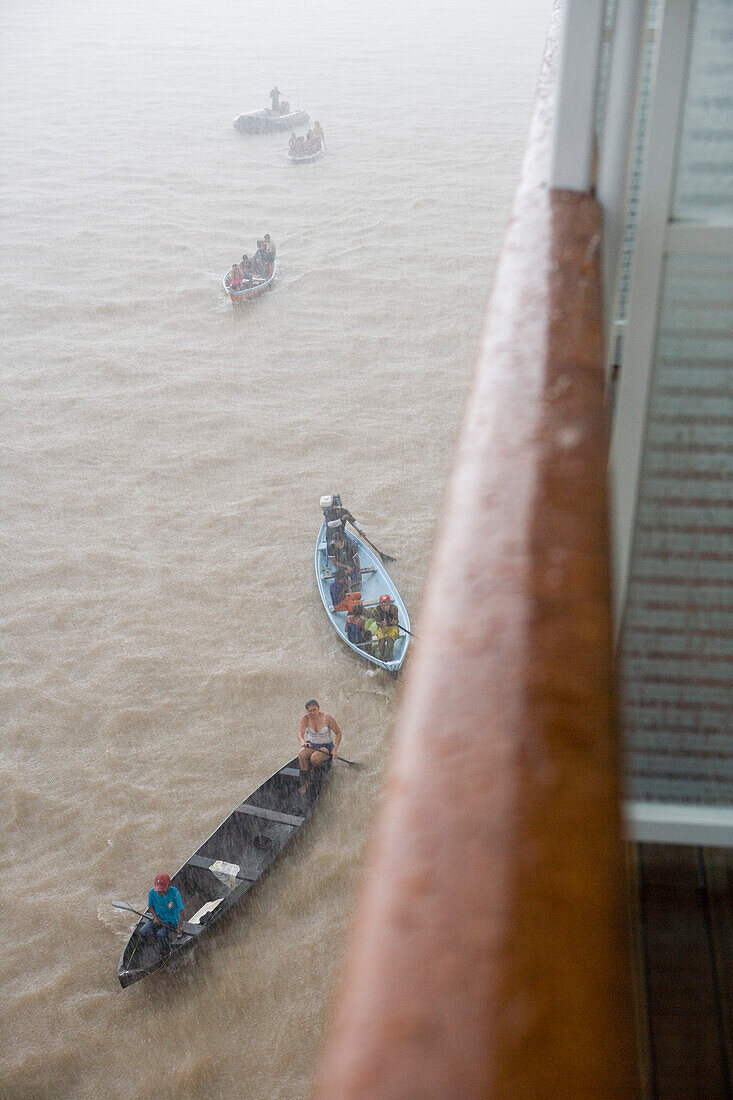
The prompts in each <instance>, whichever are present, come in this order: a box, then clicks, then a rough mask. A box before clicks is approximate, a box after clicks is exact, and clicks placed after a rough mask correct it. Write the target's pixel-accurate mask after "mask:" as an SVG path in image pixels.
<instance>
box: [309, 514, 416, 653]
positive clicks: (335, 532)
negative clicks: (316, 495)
mask: <svg viewBox="0 0 733 1100" xmlns="http://www.w3.org/2000/svg"><path fill="white" fill-rule="evenodd" d="M321 508H322V509H323V517H324V520H325V523H326V551H327V555H328V561H329V564H330V565H331V569H332V577H331V583H330V584H329V589H328V593H329V596H330V599H331V607H332V608H333V610H334V611H345V612H346V637H347V638H348V640H349V641H350V642H351V643H352V645H355V646H358V647H359V648H360V649H364V650H365V651H366V652H368V653H371V654H372V656H374V657H378V658H379V659H380V661H391V660H393V658H394V647H395V642H396V641H397V639H398V638H399V636H400V618H399V609H398V607H397V604H396V603H394V602H393V601H392V597H391V596H390V595H388V594H387V593H384V594H383V595H381V596H380V597H379V600H378V601H377V602H376V603H375V602H374V601H367V602H366V603H365V602H364V601H363V600H362V594H361V562H360V560H359V550H358V547H357V544H356V543H355V542H354V540H353V539H352V538H350V537H349V535H348V533H347V532H346V529H345V524H346V523H350V524H351V525H352V527H354V528H355V529H356V530H357V531H363V528H362V526H361V524H360V523H358V521H357V520H356V519H355V518H354V516H352V514H351V512H349V511H348V509H346V508H344V507H343V505H342V504H341V498H340V497H339V496H324V497H321Z"/></svg>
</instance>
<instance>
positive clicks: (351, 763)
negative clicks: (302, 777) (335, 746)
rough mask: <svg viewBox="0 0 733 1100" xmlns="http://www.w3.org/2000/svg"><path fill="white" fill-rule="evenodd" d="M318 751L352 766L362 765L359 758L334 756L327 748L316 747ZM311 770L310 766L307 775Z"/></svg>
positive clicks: (358, 766)
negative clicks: (350, 758) (348, 758)
mask: <svg viewBox="0 0 733 1100" xmlns="http://www.w3.org/2000/svg"><path fill="white" fill-rule="evenodd" d="M306 748H308V746H307V745H306ZM316 752H322V753H323V755H324V756H330V757H331V759H332V760H340V761H341V763H342V764H349V765H350V766H351V767H352V768H360V767H361V764H360V763H359V761H358V760H347V759H346V757H345V756H333V754H332V753H330V752H326V750H325V749H316ZM309 772H310V768H309V769H308V772H306V775H307V774H308V773H309Z"/></svg>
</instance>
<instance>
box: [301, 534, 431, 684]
mask: <svg viewBox="0 0 733 1100" xmlns="http://www.w3.org/2000/svg"><path fill="white" fill-rule="evenodd" d="M348 537H349V538H350V539H352V540H353V541H354V542H355V543H356V545H357V548H358V550H359V563H360V565H361V571H362V572H361V596H362V603H363V604H364V605H365V607H366V608H367V609H368V608H369V607H376V606H377V604H378V603H379V597H380V596H381V595H384V594H385V593H386V594H387V595H388V596H391V597H392V602H393V603H395V604H396V605H397V609H398V611H399V615H400V626H401V627H402V626H404V627H406V628H407V629H408V630H409V629H410V616H409V615H408V614H407V608H406V607H405V605H404V603H403V602H402V599H401V597H400V594H399V592H398V591H397V589H396V588H395V586H394V582H393V581H392V580H391V578H390V576H389V574H388V573H387V570H386V569H385V568H384V566H383V565H382V562H381V560H380V558H379V557H378V556H377V555H376V554H375V553H374V552H373V551H372V550H371V549H370V548H369V547H368V546H367V544H366V543H365V542H364V541H363V540H362V539H360V538H359V537H358V535H355V534H352V532H351V531H349V536H348ZM332 579H333V567H332V563H331V562H330V561H329V558H328V553H327V549H326V525H325V523H324V524H322V526H321V530H320V531H319V533H318V538H317V539H316V581H317V582H318V591H319V592H320V593H321V599H322V600H323V606H324V607H325V609H326V614H327V615H328V617H329V619H330V620H331V624H332V626H333V628H334V630H335V631H336V633H337V634H338V635H339V637H340V638H341V639H342V641H344V642H345V643H346V645H347V646H348V647H349V649H353V650H354V652H355V653H358V654H359V656H360V657H363V658H364V659H365V660H367V661H370V662H371V663H372V664H373V665H377V667H378V668H383V669H386V670H387V672H389V673H391V674H392V675H393V676H396V675H397V673H398V672H399V670H400V668H401V666H402V662H403V661H404V659H405V654H406V653H407V647H408V645H409V642H410V635H409V634H405V632H404V631H401V632H400V636H399V638H397V640H396V641H395V645H394V657H393V659H392V660H391V661H382V660H380V658H379V657H377V656H375V654H374V653H373V652H372V651H371V648H370V647H365V646H358V645H354V644H353V642H350V641H349V639H348V638H347V636H346V612H345V611H334V610H333V607H332V605H331V595H330V592H329V586H330V584H331V580H332Z"/></svg>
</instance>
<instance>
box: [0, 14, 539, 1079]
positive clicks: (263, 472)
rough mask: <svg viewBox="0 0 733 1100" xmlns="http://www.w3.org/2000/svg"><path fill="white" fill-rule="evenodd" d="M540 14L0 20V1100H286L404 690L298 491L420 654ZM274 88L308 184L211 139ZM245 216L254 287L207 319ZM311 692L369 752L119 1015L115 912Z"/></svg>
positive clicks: (289, 722) (322, 989)
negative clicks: (295, 119) (356, 534)
mask: <svg viewBox="0 0 733 1100" xmlns="http://www.w3.org/2000/svg"><path fill="white" fill-rule="evenodd" d="M549 7H550V4H549V0H518V2H517V3H515V4H513V5H511V10H510V11H506V10H504V9H505V6H504V5H491V6H490V8H491V9H495V10H484V9H483V7H482V6H480V5H475V4H474V3H472V2H471V3H469V2H468V0H459V2H458V3H457V4H453V5H444V4H438V3H437V2H431V3H428V4H422V5H417V4H408V3H404V2H403V3H397V4H393V3H390V4H387V3H386V2H385V0H378V2H377V3H375V4H372V5H363V4H361V3H357V2H356V0H345V2H344V3H341V4H339V5H331V4H317V5H316V6H315V7H313V6H307V7H305V8H304V7H302V6H301V5H299V4H295V3H293V0H286V2H285V3H284V4H281V5H278V7H277V10H275V9H272V8H271V7H269V8H263V9H260V10H258V9H255V8H253V7H252V6H251V5H233V4H231V3H228V4H224V3H221V2H217V0H215V2H214V3H212V4H208V5H202V4H198V3H193V2H191V0H188V2H183V3H176V4H172V3H169V2H167V0H165V2H163V3H161V4H157V5H150V4H147V3H142V2H131V3H127V4H123V5H100V4H98V3H95V2H93V0H77V2H75V3H70V2H63V0H59V2H52V0H26V2H25V3H22V4H21V3H17V2H8V3H6V4H5V5H4V7H3V10H2V12H0V27H1V29H2V33H1V35H0V74H1V75H0V97H1V99H2V106H3V110H2V112H0V146H1V148H2V154H3V164H4V168H3V174H2V178H1V179H0V199H1V201H2V209H3V232H2V242H1V244H2V261H3V262H2V273H1V275H0V311H1V312H2V321H3V330H4V334H5V335H4V339H3V396H4V401H3V469H2V478H3V500H4V508H3V523H2V533H3V542H4V555H3V557H4V569H3V588H2V593H3V624H4V639H5V647H4V658H3V676H2V687H1V691H2V707H3V718H4V723H3V725H4V731H5V737H4V745H3V748H2V753H1V755H0V784H1V786H0V791H1V793H2V802H3V806H4V824H5V830H4V845H3V855H2V859H3V879H4V894H5V911H4V916H3V925H4V928H3V943H4V948H3V970H4V975H3V978H4V981H3V989H4V992H3V1007H4V1013H3V1017H4V1019H3V1023H2V1025H0V1027H1V1031H0V1039H1V1049H2V1054H1V1055H0V1092H1V1093H2V1095H3V1096H4V1097H5V1096H8V1097H28V1098H34V1100H37V1098H46V1097H48V1098H54V1100H57V1098H59V1097H85V1098H86V1097H88V1098H96V1097H105V1098H107V1097H125V1098H146V1097H152V1096H155V1097H164V1096H171V1097H173V1096H175V1097H198V1096H207V1097H209V1098H213V1097H225V1096H226V1097H232V1096H247V1097H248V1098H251V1100H273V1098H281V1100H296V1098H300V1097H306V1096H307V1095H308V1091H309V1088H310V1082H311V1080H312V1075H313V1073H314V1070H315V1064H316V1058H317V1051H318V1047H319V1043H320V1040H321V1037H322V1035H323V1032H324V1028H325V1027H326V1024H327V1019H328V1009H329V1003H330V999H331V996H332V990H333V983H334V981H335V979H336V975H337V971H338V965H339V961H340V959H341V957H342V955H343V952H344V951H345V950H346V949H347V945H348V934H349V933H348V922H349V914H350V906H351V901H352V898H353V894H354V891H355V889H356V887H357V883H358V876H359V870H360V867H361V865H362V861H363V856H364V851H365V846H366V844H367V842H368V836H369V831H370V828H371V823H372V821H373V815H374V813H375V811H376V808H377V804H378V797H379V793H378V792H379V778H380V774H381V771H382V768H383V764H384V760H385V753H386V752H387V751H388V748H389V744H390V740H391V736H392V725H393V715H394V707H395V703H396V700H397V698H398V696H399V684H397V685H395V684H394V683H393V682H392V681H391V680H390V679H389V678H388V677H385V676H384V675H383V674H382V673H381V672H380V671H379V670H370V669H369V668H368V667H367V666H366V664H365V663H362V662H360V661H359V660H358V658H356V657H355V656H354V655H353V654H351V653H350V652H348V651H347V650H346V649H345V648H344V647H342V646H341V645H340V644H339V642H338V639H337V638H336V636H335V634H334V633H333V632H332V631H331V629H330V627H329V625H328V622H327V619H326V616H325V615H324V613H323V609H322V607H321V605H320V601H319V598H318V593H317V589H316V584H315V578H314V576H313V566H312V559H313V545H314V539H315V535H316V532H317V529H318V525H319V522H320V514H319V510H318V499H319V497H320V496H321V495H322V494H323V493H327V492H333V491H340V492H341V495H342V497H343V499H344V502H345V503H346V504H347V505H348V506H349V507H350V508H351V509H352V511H354V512H355V514H356V515H357V516H358V517H359V519H360V520H361V521H362V522H363V524H364V526H365V528H366V530H367V533H369V534H370V535H371V536H372V537H373V538H374V539H375V541H376V542H377V544H378V545H379V546H380V547H382V546H383V547H384V548H386V549H387V550H388V551H389V552H390V553H391V554H394V556H395V557H396V558H397V559H398V560H397V562H396V564H395V565H393V566H391V567H390V571H391V575H392V577H393V579H394V581H395V583H396V584H397V586H398V588H399V591H400V593H401V594H402V596H403V598H404V599H405V602H406V604H407V606H408V607H409V609H410V612H411V617H412V621H413V624H415V626H414V628H415V629H416V633H419V630H418V629H417V627H419V601H420V592H421V588H422V585H423V583H424V581H425V576H426V572H427V568H428V563H429V553H430V546H431V543H432V540H433V538H434V534H435V530H436V524H437V522H438V516H439V507H440V500H441V495H442V492H443V489H444V486H445V481H446V478H447V476H448V473H449V468H450V461H451V453H452V447H453V443H454V440H455V437H456V433H457V431H458V426H459V423H460V415H461V408H462V405H463V402H464V399H465V396H466V391H467V386H468V381H469V378H470V371H471V367H472V363H473V359H474V356H475V352H476V347H477V344H478V340H479V336H480V331H481V324H482V319H483V315H484V311H485V305H486V301H487V297H488V293H489V289H490V283H491V275H492V269H493V265H494V262H495V259H496V256H497V253H498V250H499V247H500V242H501V238H502V235H503V232H504V229H505V226H506V221H507V218H508V216H509V209H510V203H511V197H512V193H513V190H514V187H515V184H516V180H517V175H518V170H519V164H520V159H521V154H522V149H523V145H524V140H525V134H526V127H527V123H528V119H529V111H530V107H531V103H532V99H533V93H534V88H535V83H536V77H537V73H538V70H539V61H540V55H541V50H542V45H543V41H544V36H545V32H546V28H547V21H548V15H549ZM275 82H277V84H278V86H279V87H280V88H281V90H282V91H283V94H284V95H286V96H287V98H288V100H289V101H290V102H291V104H292V105H293V106H296V105H297V106H302V107H304V108H305V109H306V110H308V111H309V113H310V115H311V119H315V118H318V119H319V120H320V121H321V123H322V124H323V127H324V130H325V134H326V142H327V154H326V155H325V156H324V157H323V158H322V159H321V160H319V161H317V162H315V163H314V164H312V165H308V166H297V167H296V166H293V165H291V164H289V163H288V161H287V158H286V156H285V147H286V145H287V135H281V134H272V135H264V136H261V137H247V136H245V135H242V134H239V133H237V132H236V131H235V130H234V129H233V127H232V125H231V123H232V119H233V118H234V117H235V116H236V115H237V114H239V113H241V112H243V111H247V110H254V109H256V108H258V107H261V106H264V105H265V103H266V99H267V93H268V91H269V89H270V88H271V87H272V85H273V83H275ZM267 231H269V232H270V233H271V234H272V236H273V238H274V240H275V241H276V244H277V248H278V276H277V280H276V284H275V288H274V290H273V291H272V293H269V294H267V295H266V296H264V297H263V298H262V299H259V300H257V301H255V302H252V303H250V304H249V305H248V306H246V307H245V308H243V309H241V310H237V311H235V310H233V309H232V307H231V304H230V303H229V301H228V300H227V299H226V297H225V296H224V294H223V292H222V290H221V283H220V280H221V276H222V274H223V272H224V271H226V269H227V268H228V267H229V266H230V264H231V263H232V261H233V260H235V259H238V258H239V256H241V254H242V252H244V251H247V252H249V251H251V250H253V248H254V243H255V240H256V238H257V237H259V236H262V234H263V233H264V232H267ZM408 663H409V662H408ZM406 671H407V674H408V675H409V668H408V669H406ZM311 696H315V697H316V698H318V699H319V701H320V702H321V705H322V706H323V707H324V709H326V710H328V711H330V712H332V713H333V714H334V715H336V717H337V718H338V720H339V722H340V723H341V726H342V729H343V730H344V743H343V749H344V755H346V756H348V757H349V758H352V759H359V760H361V761H363V763H364V765H365V766H364V768H363V769H362V770H361V771H360V772H358V773H352V772H351V771H350V769H346V768H342V769H341V770H340V771H339V772H338V773H334V775H333V776H332V781H331V783H330V784H329V787H328V788H327V790H326V792H325V793H324V796H323V799H322V800H321V803H320V804H319V806H318V809H317V816H316V817H314V819H313V820H312V822H311V823H310V824H309V827H308V828H307V830H306V831H305V832H304V833H303V834H302V835H301V836H300V837H299V838H298V841H297V845H296V848H295V850H294V851H291V852H290V854H289V855H288V856H287V858H285V859H284V860H283V861H282V862H281V863H280V865H279V866H278V867H277V869H276V871H274V872H273V874H271V875H270V876H269V878H268V879H267V880H266V881H265V882H263V883H262V885H261V887H260V888H258V889H257V891H256V892H255V893H254V895H253V896H252V898H251V900H250V901H249V902H247V903H245V905H244V908H243V911H240V912H239V913H238V914H237V915H235V916H232V917H230V918H227V919H226V920H225V921H224V922H223V925H224V926H223V928H222V929H221V931H220V932H217V933H215V934H214V935H213V936H212V937H211V941H210V942H208V943H205V944H202V945H201V946H200V948H199V949H198V950H197V951H196V953H195V955H194V956H193V957H189V958H188V960H187V961H186V963H185V964H184V965H182V966H181V967H180V968H179V969H178V970H176V971H175V972H171V973H165V972H163V973H161V974H159V975H156V976H155V977H154V978H151V979H147V980H146V981H145V982H141V983H140V984H138V985H136V986H134V987H131V988H130V989H128V990H126V991H124V992H123V991H121V990H120V989H119V987H118V985H117V980H116V964H117V958H118V955H119V952H120V950H121V947H122V944H123V943H124V941H125V938H126V935H127V933H128V931H129V927H130V922H129V919H128V915H127V914H124V913H122V912H120V911H118V910H115V909H112V907H111V905H110V904H109V903H110V900H111V899H113V898H119V897H123V898H127V900H129V901H130V902H131V903H133V904H136V905H137V904H140V903H143V902H144V899H145V895H146V893H147V890H148V888H149V886H150V884H151V882H152V877H153V876H154V874H155V873H156V872H157V871H158V870H162V869H167V870H169V871H171V870H173V869H174V868H175V867H177V866H179V865H180V864H181V863H182V862H183V860H184V859H185V858H186V857H187V856H188V855H189V854H190V853H191V852H192V851H193V850H194V849H195V848H196V847H197V846H198V845H199V844H200V843H201V842H202V840H203V839H204V838H205V837H206V836H207V835H208V833H209V832H210V831H211V830H212V829H213V828H214V826H215V825H216V824H217V823H218V822H219V821H221V820H222V819H223V817H225V816H226V814H227V813H229V811H230V810H231V809H232V808H233V807H234V806H235V805H236V804H237V803H238V802H239V801H240V800H241V799H242V798H243V797H244V796H245V795H246V794H248V793H249V792H250V791H251V790H253V789H254V788H255V787H256V786H257V785H258V784H259V783H260V782H261V781H262V780H263V779H264V778H265V777H266V776H267V775H269V774H271V772H272V771H273V770H274V769H275V768H276V767H278V766H279V765H280V764H281V763H283V762H284V761H285V760H286V759H287V758H288V757H289V756H290V755H293V754H294V751H295V747H296V741H295V730H296V726H297V722H298V719H299V717H300V715H301V713H302V705H303V703H304V702H305V700H306V699H308V698H310V697H311Z"/></svg>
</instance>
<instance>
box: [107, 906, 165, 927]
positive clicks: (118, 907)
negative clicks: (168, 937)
mask: <svg viewBox="0 0 733 1100" xmlns="http://www.w3.org/2000/svg"><path fill="white" fill-rule="evenodd" d="M112 904H113V905H114V907H115V909H127V911H128V912H129V913H135V914H136V915H137V916H138V917H145V918H146V919H148V920H152V919H153V918H152V917H151V916H150V914H149V913H141V912H140V910H139V909H133V907H132V906H131V905H130V903H129V902H127V901H113V902H112ZM160 923H161V924H163V925H164V926H165V927H166V928H170V929H171V931H173V932H177V931H178V929H177V928H176V927H175V925H173V924H171V923H170V921H167V920H164V921H161V922H160Z"/></svg>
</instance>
